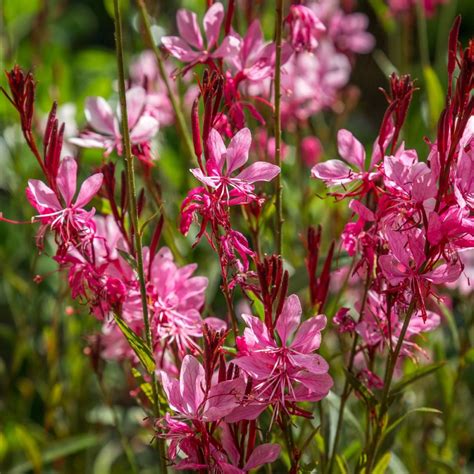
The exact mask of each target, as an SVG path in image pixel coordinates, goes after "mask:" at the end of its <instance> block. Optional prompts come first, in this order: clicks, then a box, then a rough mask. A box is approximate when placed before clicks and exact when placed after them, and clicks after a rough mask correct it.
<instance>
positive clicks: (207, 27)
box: [181, 2, 224, 50]
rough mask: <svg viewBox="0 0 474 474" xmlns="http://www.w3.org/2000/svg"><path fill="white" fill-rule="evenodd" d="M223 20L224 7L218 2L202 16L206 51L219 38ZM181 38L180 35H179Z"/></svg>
mask: <svg viewBox="0 0 474 474" xmlns="http://www.w3.org/2000/svg"><path fill="white" fill-rule="evenodd" d="M223 19H224V6H223V5H222V3H220V2H216V3H214V5H212V7H211V8H209V10H207V12H206V14H205V15H204V20H203V24H204V31H205V33H206V37H207V49H208V50H209V49H211V48H212V47H213V46H214V44H215V43H216V41H217V39H218V38H219V33H220V30H221V25H222V20H223ZM181 36H182V35H181Z"/></svg>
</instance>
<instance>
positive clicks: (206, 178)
mask: <svg viewBox="0 0 474 474" xmlns="http://www.w3.org/2000/svg"><path fill="white" fill-rule="evenodd" d="M190 171H191V174H192V175H193V176H194V177H195V178H196V179H198V180H199V181H201V183H204V184H206V185H207V186H210V187H212V188H215V187H216V183H215V182H214V181H213V180H212V179H211V178H210V177H209V176H206V175H205V174H204V173H203V172H202V171H201V169H200V168H193V169H191V170H190Z"/></svg>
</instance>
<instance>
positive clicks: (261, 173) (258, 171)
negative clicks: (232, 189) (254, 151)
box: [236, 161, 281, 183]
mask: <svg viewBox="0 0 474 474" xmlns="http://www.w3.org/2000/svg"><path fill="white" fill-rule="evenodd" d="M280 171H281V169H280V167H279V166H277V165H273V164H272V163H267V162H266V161H257V162H255V163H252V164H251V165H250V166H247V168H245V169H244V170H243V171H242V172H241V173H239V174H238V175H237V176H236V178H237V179H241V180H242V181H247V183H255V182H257V181H271V180H272V179H273V178H274V177H275V176H276V175H277V174H278V173H280Z"/></svg>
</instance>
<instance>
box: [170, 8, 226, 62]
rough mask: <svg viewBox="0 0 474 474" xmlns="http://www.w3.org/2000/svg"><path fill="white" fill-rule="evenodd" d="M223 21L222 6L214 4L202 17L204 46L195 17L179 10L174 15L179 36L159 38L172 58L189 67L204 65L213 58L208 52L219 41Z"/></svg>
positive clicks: (183, 10) (188, 12) (191, 13)
mask: <svg viewBox="0 0 474 474" xmlns="http://www.w3.org/2000/svg"><path fill="white" fill-rule="evenodd" d="M223 19H224V6H223V5H222V3H220V2H216V3H214V5H212V6H211V7H210V8H209V10H207V12H206V14H205V15H204V19H203V25H204V32H205V35H206V44H204V40H203V38H202V34H201V29H200V27H199V25H198V21H197V15H196V14H195V13H194V12H191V11H189V10H185V9H183V8H181V9H179V10H178V13H177V14H176V23H177V25H178V32H179V35H180V36H164V37H163V38H161V41H162V43H163V46H164V47H165V48H166V49H167V50H168V52H169V53H170V54H171V55H172V56H174V57H175V58H176V59H179V60H180V61H182V62H185V63H191V65H194V64H197V63H205V62H206V61H207V60H208V59H210V58H211V57H212V56H213V55H211V54H210V51H211V50H212V48H213V47H214V46H215V44H216V42H217V40H218V39H219V33H220V30H221V25H222V20H223Z"/></svg>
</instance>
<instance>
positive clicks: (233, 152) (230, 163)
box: [226, 128, 252, 175]
mask: <svg viewBox="0 0 474 474" xmlns="http://www.w3.org/2000/svg"><path fill="white" fill-rule="evenodd" d="M251 143H252V135H251V133H250V130H249V129H248V128H243V129H242V130H239V131H238V132H237V133H236V134H235V135H234V136H233V137H232V140H231V141H230V143H229V146H228V147H227V156H226V161H227V174H228V175H230V174H231V173H232V172H233V171H235V170H236V169H239V168H240V167H242V166H243V165H244V164H245V163H247V160H248V159H249V150H250V145H251Z"/></svg>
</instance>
